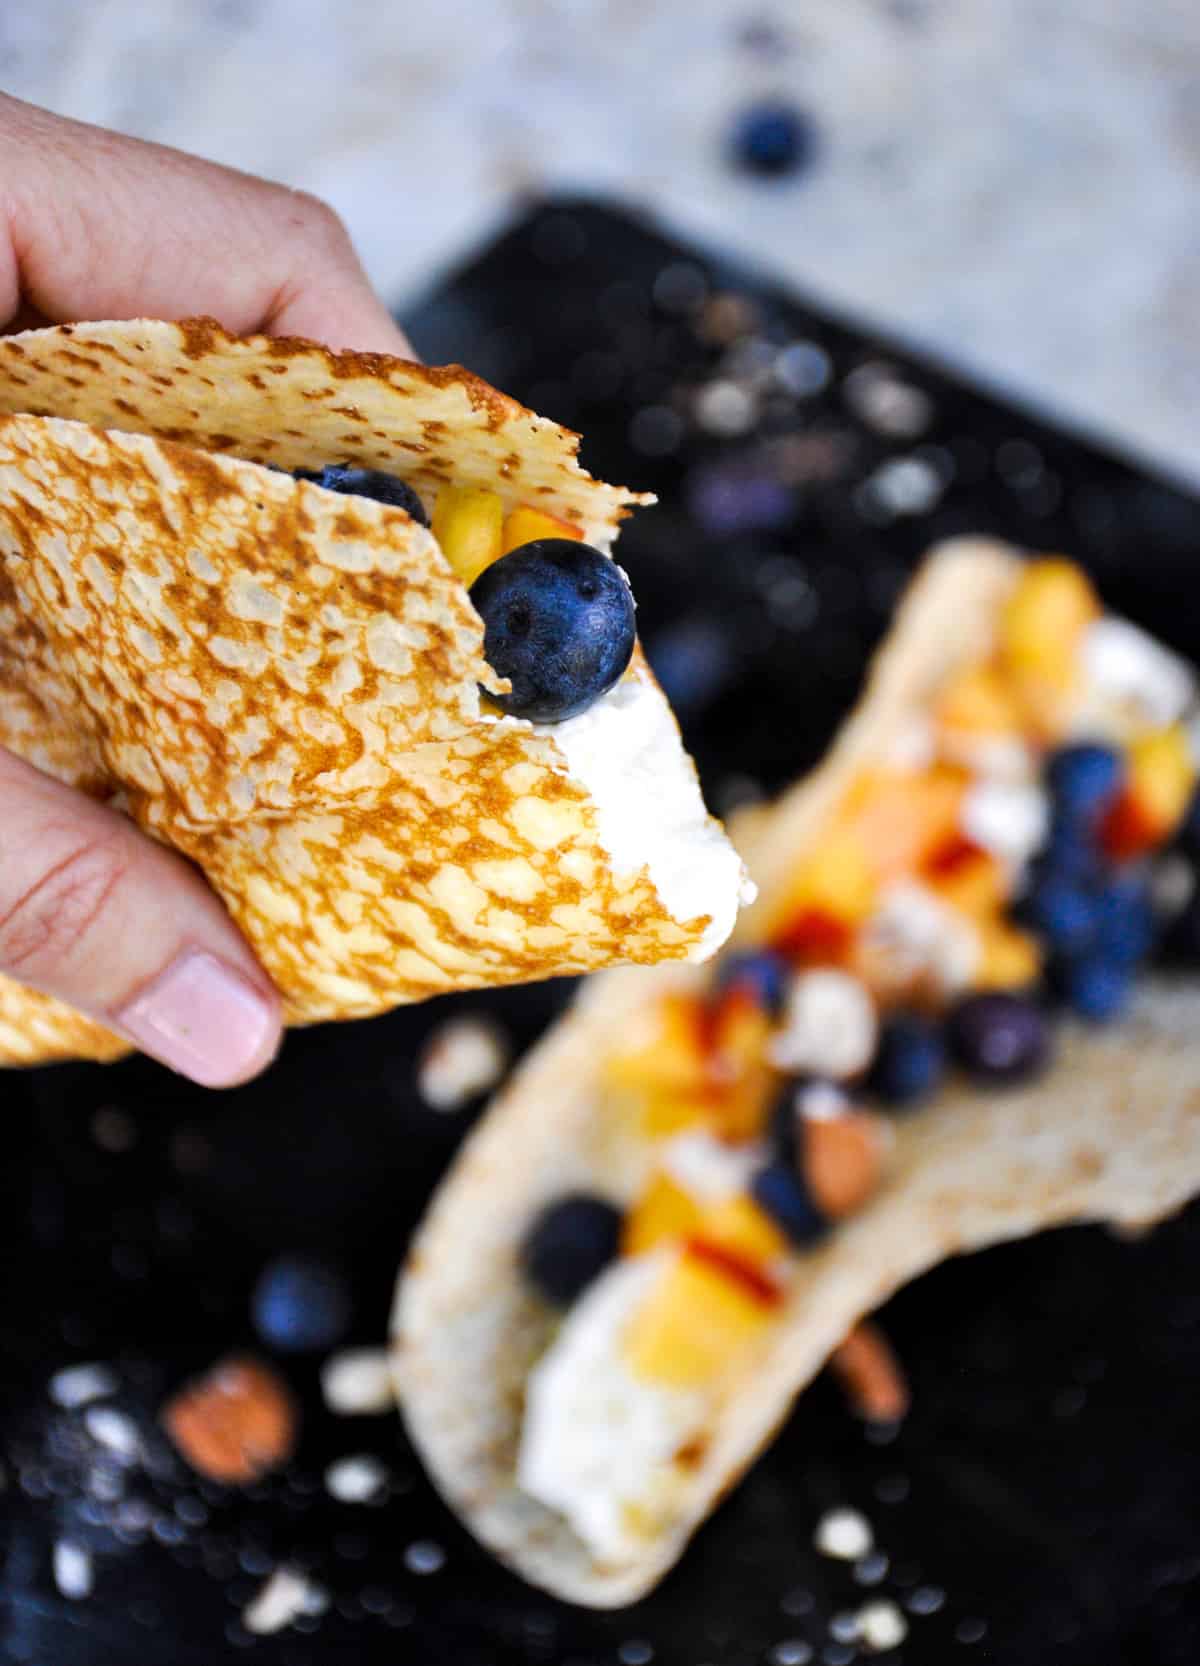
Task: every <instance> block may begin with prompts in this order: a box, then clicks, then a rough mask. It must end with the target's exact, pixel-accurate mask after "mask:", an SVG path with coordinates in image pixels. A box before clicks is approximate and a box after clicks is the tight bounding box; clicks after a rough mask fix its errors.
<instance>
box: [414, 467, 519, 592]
mask: <svg viewBox="0 0 1200 1666" xmlns="http://www.w3.org/2000/svg"><path fill="white" fill-rule="evenodd" d="M503 524H504V505H503V504H502V503H501V501H500V499H499V498H498V497H497V495H496V493H495V492H489V491H487V490H485V489H484V488H483V487H479V486H443V487H442V489H441V491H440V492H439V493H438V498H437V502H436V504H435V505H434V508H433V522H432V526H431V529H430V530H431V531H432V533H433V536H434V537H435V538H436V539H437V541H438V544H439V545H440V546H441V551H442V554H443V555H444V556H445V557H446V560H447V561H448V562H449V563H450V565H451V566H452V567H453V568H454V571H455V572H456V573H457V574H458V576H459V578H460V579H461V580H462V581H463V583H464V584H467V585H470V584H474V582H475V580H476V579H477V578H478V577H479V575H480V573H482V572H483V570H484V568H485V567H490V566H491V564H492V562H493V561H495V560H497V559H498V557H499V555H500V549H501V544H500V538H501V530H502V528H503Z"/></svg>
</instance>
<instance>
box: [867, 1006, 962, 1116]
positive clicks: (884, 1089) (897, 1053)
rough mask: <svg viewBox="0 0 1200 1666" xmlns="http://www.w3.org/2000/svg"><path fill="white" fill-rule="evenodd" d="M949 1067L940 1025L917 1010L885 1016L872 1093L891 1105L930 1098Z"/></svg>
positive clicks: (871, 1075) (872, 1072)
mask: <svg viewBox="0 0 1200 1666" xmlns="http://www.w3.org/2000/svg"><path fill="white" fill-rule="evenodd" d="M945 1070H946V1043H945V1040H944V1038H943V1036H942V1033H941V1031H940V1029H939V1028H938V1026H937V1025H936V1024H934V1023H932V1022H931V1021H930V1020H929V1019H928V1018H923V1017H921V1015H920V1014H919V1013H915V1012H896V1013H893V1014H892V1015H891V1016H890V1017H888V1018H885V1019H884V1021H883V1023H882V1025H881V1026H880V1031H879V1045H878V1047H877V1049H876V1052H875V1059H874V1062H873V1064H872V1065H871V1069H870V1073H869V1075H868V1077H867V1086H868V1088H869V1089H870V1091H871V1092H872V1093H874V1094H875V1095H876V1096H877V1097H878V1098H880V1099H882V1100H883V1101H884V1103H885V1104H888V1105H915V1104H918V1103H919V1102H920V1101H921V1100H923V1099H928V1098H929V1096H930V1094H931V1093H933V1092H934V1091H935V1089H936V1088H937V1086H938V1084H939V1083H940V1082H941V1079H942V1077H943V1075H944V1074H945Z"/></svg>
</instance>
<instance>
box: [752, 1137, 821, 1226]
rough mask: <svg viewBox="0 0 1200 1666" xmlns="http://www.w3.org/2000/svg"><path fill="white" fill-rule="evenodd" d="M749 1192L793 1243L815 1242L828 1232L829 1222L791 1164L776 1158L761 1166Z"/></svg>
mask: <svg viewBox="0 0 1200 1666" xmlns="http://www.w3.org/2000/svg"><path fill="white" fill-rule="evenodd" d="M750 1195H751V1197H753V1199H754V1201H755V1203H757V1204H758V1206H759V1208H760V1209H763V1210H765V1211H766V1213H767V1214H768V1215H770V1217H771V1219H772V1220H773V1221H774V1222H775V1224H776V1226H778V1227H779V1228H780V1229H781V1230H782V1231H783V1232H785V1233H786V1234H787V1236H788V1238H789V1239H790V1240H791V1242H792V1243H793V1244H796V1245H798V1246H803V1245H806V1244H815V1243H817V1242H818V1240H819V1239H821V1238H823V1237H824V1236H825V1234H826V1233H827V1232H828V1231H829V1222H828V1221H827V1220H826V1219H825V1217H824V1215H822V1213H821V1211H820V1210H819V1209H818V1208H817V1206H816V1204H815V1203H814V1202H813V1200H812V1198H811V1197H810V1196H809V1194H808V1189H807V1187H806V1186H805V1184H804V1181H803V1180H802V1179H801V1178H800V1175H799V1174H798V1173H797V1171H796V1170H795V1168H793V1167H792V1165H791V1164H790V1163H785V1162H783V1161H782V1160H781V1159H779V1158H777V1159H776V1160H775V1161H774V1162H773V1163H769V1164H768V1165H767V1167H766V1168H765V1169H760V1170H759V1172H758V1173H757V1174H756V1175H755V1177H754V1179H753V1181H752V1182H751V1184H750Z"/></svg>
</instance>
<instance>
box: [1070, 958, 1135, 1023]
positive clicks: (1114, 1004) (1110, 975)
mask: <svg viewBox="0 0 1200 1666" xmlns="http://www.w3.org/2000/svg"><path fill="white" fill-rule="evenodd" d="M1060 988H1061V990H1062V994H1063V997H1064V999H1065V1000H1066V1002H1067V1005H1068V1006H1069V1007H1070V1009H1071V1011H1072V1012H1074V1013H1075V1014H1077V1016H1078V1017H1080V1018H1086V1019H1088V1020H1089V1021H1090V1022H1091V1023H1093V1024H1107V1023H1110V1022H1111V1021H1112V1020H1113V1019H1114V1018H1119V1017H1120V1016H1121V1014H1122V1013H1123V1012H1124V1011H1125V1008H1126V1007H1127V1006H1128V1005H1129V1000H1130V996H1131V995H1132V994H1133V976H1132V973H1131V971H1130V968H1129V967H1128V966H1120V965H1118V964H1117V963H1116V962H1115V961H1112V960H1109V959H1106V958H1105V957H1104V956H1102V955H1089V956H1088V957H1087V958H1086V959H1083V960H1077V961H1075V962H1074V964H1073V965H1070V966H1067V967H1064V968H1063V970H1062V973H1061V981H1060Z"/></svg>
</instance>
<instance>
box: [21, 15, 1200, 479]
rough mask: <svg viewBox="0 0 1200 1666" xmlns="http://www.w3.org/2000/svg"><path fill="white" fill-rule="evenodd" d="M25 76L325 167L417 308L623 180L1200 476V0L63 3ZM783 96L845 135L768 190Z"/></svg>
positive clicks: (176, 132)
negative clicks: (483, 245)
mask: <svg viewBox="0 0 1200 1666" xmlns="http://www.w3.org/2000/svg"><path fill="white" fill-rule="evenodd" d="M0 85H3V87H4V88H5V89H6V90H7V91H10V92H12V93H14V94H16V95H17V96H19V97H23V98H28V99H31V100H33V101H34V102H37V103H41V104H45V105H47V106H48V107H50V108H52V109H55V110H60V111H63V112H66V113H69V114H71V115H75V116H78V117H81V118H83V119H87V120H92V121H98V122H102V123H106V124H109V125H112V126H115V127H120V128H122V129H124V130H126V131H128V132H133V133H137V134H140V135H143V136H146V137H150V138H154V139H157V140H160V141H162V142H165V143H168V144H175V145H179V146H182V147H184V148H186V149H189V150H195V151H198V152H201V153H202V154H204V155H207V156H211V157H214V158H217V159H218V160H221V161H225V162H229V163H232V164H235V165H237V166H239V167H242V168H246V169H249V170H251V171H255V172H260V173H264V174H267V175H270V176H272V177H274V178H278V179H283V180H287V181H288V182H289V183H291V184H294V185H297V186H301V187H304V188H305V189H308V190H311V191H315V192H318V193H319V194H321V195H322V196H325V197H326V198H328V199H329V200H330V201H331V202H332V203H333V204H334V205H335V206H336V207H337V208H338V209H339V210H340V212H341V213H342V215H343V217H344V218H345V219H346V221H347V222H348V224H349V226H350V228H351V230H352V232H353V234H354V237H355V239H356V241H357V242H358V244H359V246H360V248H361V250H362V251H363V254H364V257H365V259H366V261H367V265H368V267H369V270H370V271H371V273H372V275H373V277H374V279H375V281H376V282H377V284H378V285H379V287H380V288H381V290H382V291H383V292H384V293H385V294H386V295H387V296H389V297H390V298H393V299H401V298H403V296H404V295H406V294H409V293H412V292H414V290H416V289H417V288H419V287H421V286H423V285H424V284H426V283H427V282H428V281H429V280H430V279H431V278H433V277H434V276H435V275H436V273H437V272H438V271H439V270H441V269H443V268H444V267H445V265H446V264H447V263H449V262H452V261H454V260H456V259H458V258H461V256H462V255H463V254H464V253H465V252H467V251H468V250H469V249H470V248H471V247H472V246H473V245H475V244H477V243H479V242H480V241H481V240H482V239H483V238H485V237H486V235H487V234H488V233H489V231H491V230H492V229H494V227H495V226H496V225H497V224H498V223H500V222H501V221H502V220H503V219H504V217H505V215H506V213H507V212H508V211H509V209H510V207H511V204H512V201H513V199H514V197H515V196H518V195H520V194H521V193H525V192H529V191H536V190H544V189H547V188H550V187H555V186H566V187H570V188H573V189H579V188H584V189H592V190H597V191H603V192H607V193H613V194H617V195H620V196H622V197H624V198H626V199H627V200H631V201H634V202H636V203H639V204H642V205H647V206H651V207H653V208H654V209H656V210H657V211H658V212H660V213H661V214H662V215H664V216H665V217H666V218H667V219H668V220H670V221H671V222H673V223H674V224H675V225H676V226H677V227H679V228H682V229H683V230H685V231H688V230H690V231H692V232H695V233H698V234H700V235H701V236H703V237H704V238H705V239H707V240H708V241H710V242H715V243H719V244H721V245H723V246H725V247H726V248H730V249H734V250H737V251H739V252H741V253H743V254H746V255H749V256H750V257H751V258H753V259H754V260H756V261H757V262H759V263H760V264H761V265H763V266H764V267H766V268H768V269H773V270H774V271H776V272H777V273H779V274H781V275H782V276H784V277H786V278H788V279H791V280H793V281H794V282H795V283H796V284H798V285H801V286H803V288H805V289H806V290H808V291H809V292H810V293H812V294H814V295H816V296H818V297H820V298H822V299H823V300H825V301H826V302H827V303H829V304H832V305H834V306H836V307H837V308H839V309H841V310H843V311H848V312H851V313H857V314H858V315H860V316H861V317H863V318H865V319H867V320H870V321H873V322H875V323H876V324H878V325H880V326H883V327H885V328H887V329H889V330H892V331H895V332H898V333H900V334H902V335H903V336H904V337H906V338H907V339H908V340H909V341H910V342H912V343H914V344H917V345H919V346H921V347H924V348H927V349H931V350H932V351H934V352H935V353H937V354H939V355H941V356H942V357H943V358H945V359H948V360H950V361H952V362H954V363H956V364H958V365H960V366H962V367H965V368H967V369H969V370H970V371H972V372H973V373H974V374H976V375H977V376H980V377H981V378H983V379H984V380H986V381H987V382H989V383H990V384H992V385H993V386H996V387H999V388H1002V389H1004V390H1006V391H1008V392H1010V393H1013V394H1016V395H1018V396H1020V397H1023V398H1025V399H1027V400H1031V401H1033V402H1035V403H1036V404H1038V405H1039V406H1041V407H1042V408H1043V409H1046V410H1049V411H1052V412H1054V413H1056V414H1058V415H1060V416H1063V417H1065V418H1067V419H1069V420H1071V421H1073V422H1075V423H1076V424H1079V425H1082V426H1083V427H1085V428H1087V429H1090V430H1092V431H1093V432H1095V433H1097V434H1100V435H1103V436H1106V437H1108V438H1110V439H1115V440H1117V441H1118V442H1120V443H1122V444H1123V445H1125V446H1126V447H1127V448H1129V449H1132V450H1133V451H1135V452H1137V453H1138V454H1140V455H1141V456H1143V457H1145V458H1148V459H1150V460H1151V461H1154V462H1156V463H1157V464H1158V465H1159V466H1160V467H1163V468H1166V469H1169V470H1171V471H1172V472H1174V473H1177V474H1183V475H1185V476H1187V477H1189V478H1191V479H1192V480H1193V481H1196V482H1198V483H1200V441H1198V435H1197V418H1196V412H1197V408H1198V406H1200V218H1198V217H1197V203H1198V202H1200V8H1197V7H1196V5H1195V4H1194V0H1158V3H1157V4H1156V5H1155V6H1154V7H1153V8H1149V7H1146V6H1145V5H1144V4H1143V3H1142V0H974V3H972V4H969V5H964V4H962V3H961V0H957V3H956V0H804V3H803V4H800V3H798V0H776V4H775V5H774V6H771V5H770V4H757V5H756V4H755V3H754V0H437V3H436V4H432V5H421V6H418V5H415V4H411V3H409V4H406V5H403V6H400V5H388V4H386V3H382V4H381V3H380V0H342V3H341V4H340V5H338V6H337V7H336V8H335V7H333V6H330V5H328V4H326V3H324V0H89V3H88V4H86V5H82V4H80V3H79V0H39V4H38V5H37V6H36V7H5V8H3V10H2V11H0ZM776 94H782V95H784V96H787V97H789V98H791V99H793V100H794V101H795V102H797V103H798V104H799V105H800V106H802V107H803V109H804V110H806V111H807V112H808V113H809V114H810V115H811V117H812V118H813V120H814V121H815V123H816V125H817V130H818V135H819V143H818V149H817V154H816V156H815V159H814V161H813V163H812V165H811V166H810V167H808V168H807V169H806V170H805V171H803V173H801V174H798V175H797V176H795V177H793V178H791V179H789V180H787V181H783V182H772V183H762V182H758V181H754V180H751V179H747V178H745V177H744V176H742V175H740V174H738V173H737V172H736V171H734V170H733V169H731V168H730V167H729V165H728V163H727V161H726V157H725V145H724V140H725V135H726V133H727V131H728V127H729V123H730V120H731V118H732V117H733V115H734V114H735V113H736V112H737V111H738V110H739V109H740V108H741V107H742V106H743V105H745V104H746V103H747V102H748V101H750V100H753V99H754V98H756V97H758V96H762V95H776Z"/></svg>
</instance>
